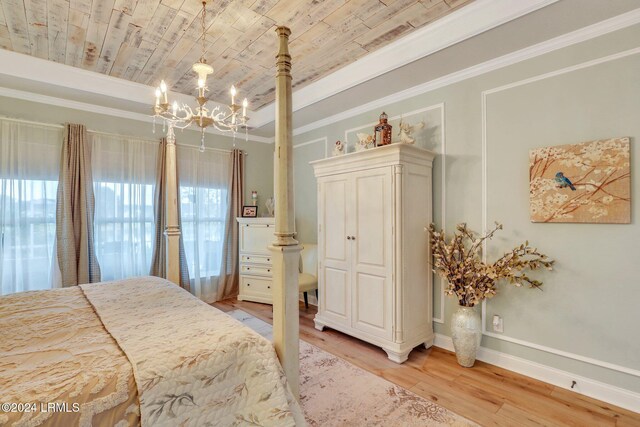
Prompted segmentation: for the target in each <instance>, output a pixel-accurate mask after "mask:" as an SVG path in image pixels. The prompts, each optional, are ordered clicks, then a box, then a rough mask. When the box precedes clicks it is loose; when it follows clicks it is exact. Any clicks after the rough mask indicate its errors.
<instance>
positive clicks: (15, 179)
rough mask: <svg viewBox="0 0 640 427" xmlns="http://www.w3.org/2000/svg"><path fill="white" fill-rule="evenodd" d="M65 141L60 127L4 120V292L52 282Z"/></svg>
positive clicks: (0, 186) (0, 227)
mask: <svg viewBox="0 0 640 427" xmlns="http://www.w3.org/2000/svg"><path fill="white" fill-rule="evenodd" d="M61 147H62V129H60V128H56V127H51V126H40V125H32V124H26V123H21V122H15V121H12V120H10V119H7V120H5V119H2V120H0V294H1V295H6V294H9V293H13V292H21V291H31V290H39V289H48V288H50V287H51V286H52V277H51V276H52V275H51V271H52V262H54V261H56V260H57V258H56V255H55V253H54V252H53V249H54V243H55V230H56V193H57V188H58V175H59V171H60V163H59V162H60V149H61ZM56 265H57V264H56Z"/></svg>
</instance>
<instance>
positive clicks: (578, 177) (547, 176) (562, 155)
mask: <svg viewBox="0 0 640 427" xmlns="http://www.w3.org/2000/svg"><path fill="white" fill-rule="evenodd" d="M529 197H530V212H531V221H532V222H580V223H619V224H628V223H630V221H631V169H630V157H629V138H628V137H625V138H611V139H603V140H596V141H589V142H583V143H580V144H571V145H559V146H555V147H541V148H536V149H534V150H531V151H530V152H529Z"/></svg>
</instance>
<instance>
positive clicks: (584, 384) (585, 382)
mask: <svg viewBox="0 0 640 427" xmlns="http://www.w3.org/2000/svg"><path fill="white" fill-rule="evenodd" d="M433 345H435V346H436V347H440V348H443V349H445V350H449V351H454V350H453V341H452V340H451V337H448V336H446V335H442V334H436V337H435V341H434V343H433ZM477 358H478V360H481V361H483V362H486V363H490V364H492V365H495V366H499V367H500V368H504V369H508V370H510V371H513V372H517V373H519V374H522V375H526V376H528V377H531V378H535V379H537V380H540V381H544V382H546V383H549V384H553V385H555V386H557V387H562V388H565V389H567V390H572V391H575V392H576V393H580V394H584V395H585V396H589V397H593V398H594V399H598V400H602V401H603V402H607V403H610V404H612V405H616V406H619V407H621V408H624V409H628V410H630V411H636V412H637V411H638V408H640V393H636V392H633V391H631V390H626V389H623V388H620V387H616V386H614V385H611V384H607V383H603V382H601V381H596V380H593V379H591V378H586V377H583V376H580V375H575V374H572V373H571V372H567V371H562V370H560V369H556V368H552V367H549V366H546V365H542V364H540V363H536V362H532V361H530V360H527V359H523V358H521V357H516V356H512V355H510V354H507V353H502V352H500V351H496V350H492V349H489V348H486V347H480V349H479V350H478V357H477ZM573 381H575V382H576V384H575V386H574V387H573V389H572V388H571V385H572V384H573Z"/></svg>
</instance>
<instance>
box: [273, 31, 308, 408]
mask: <svg viewBox="0 0 640 427" xmlns="http://www.w3.org/2000/svg"><path fill="white" fill-rule="evenodd" d="M276 31H277V33H278V37H279V39H280V50H279V52H278V56H277V74H276V139H275V164H274V187H275V188H274V193H275V204H276V212H275V217H276V230H275V237H276V240H275V241H274V242H273V244H272V245H271V246H270V247H269V249H270V250H271V251H272V253H273V256H272V260H273V342H274V345H275V348H276V353H278V358H279V359H280V362H281V363H282V367H283V368H284V372H285V374H286V376H287V381H288V383H289V386H290V387H291V391H292V392H293V395H294V396H295V398H296V399H299V395H300V393H299V375H300V367H299V363H300V362H299V355H298V354H299V336H298V335H299V323H298V322H299V318H298V310H299V307H298V295H299V291H298V289H299V288H298V265H299V259H300V250H301V249H302V247H301V246H300V245H299V244H298V241H297V240H295V239H294V238H293V236H294V220H295V218H294V214H293V131H292V125H291V116H292V105H291V55H289V35H290V34H291V30H289V28H287V27H282V26H281V27H278V28H277V30H276Z"/></svg>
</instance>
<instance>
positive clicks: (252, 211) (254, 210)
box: [242, 206, 258, 218]
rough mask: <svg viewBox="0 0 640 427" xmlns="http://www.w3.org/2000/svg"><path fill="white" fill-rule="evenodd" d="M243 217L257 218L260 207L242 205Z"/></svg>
mask: <svg viewBox="0 0 640 427" xmlns="http://www.w3.org/2000/svg"><path fill="white" fill-rule="evenodd" d="M242 217H243V218H257V217H258V207H257V206H243V207H242Z"/></svg>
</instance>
